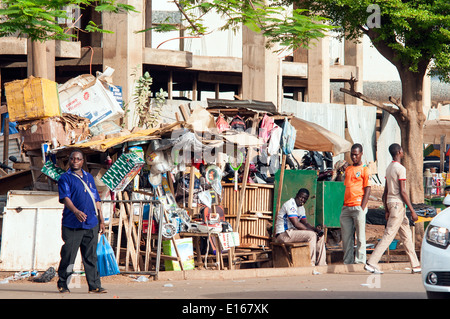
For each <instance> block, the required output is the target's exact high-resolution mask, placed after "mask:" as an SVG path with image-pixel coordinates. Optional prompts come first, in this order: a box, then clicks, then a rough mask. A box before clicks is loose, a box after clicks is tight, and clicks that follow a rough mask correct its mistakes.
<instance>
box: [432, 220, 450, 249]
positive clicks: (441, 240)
mask: <svg viewBox="0 0 450 319" xmlns="http://www.w3.org/2000/svg"><path fill="white" fill-rule="evenodd" d="M426 239H427V242H428V243H429V244H430V245H434V246H437V247H440V248H446V247H447V246H448V243H449V231H448V229H447V228H445V227H439V226H433V225H430V226H429V227H428V229H427V233H426Z"/></svg>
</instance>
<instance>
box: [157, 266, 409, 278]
mask: <svg viewBox="0 0 450 319" xmlns="http://www.w3.org/2000/svg"><path fill="white" fill-rule="evenodd" d="M378 267H379V268H380V270H383V271H389V270H404V269H405V268H410V267H411V265H410V264H409V263H383V264H378ZM345 273H368V272H367V271H366V270H364V265H363V264H354V265H343V264H340V265H328V266H316V267H287V268H251V269H236V270H184V271H161V272H159V275H158V279H156V280H158V281H167V280H234V279H245V278H263V277H283V276H305V275H315V274H316V275H319V274H345Z"/></svg>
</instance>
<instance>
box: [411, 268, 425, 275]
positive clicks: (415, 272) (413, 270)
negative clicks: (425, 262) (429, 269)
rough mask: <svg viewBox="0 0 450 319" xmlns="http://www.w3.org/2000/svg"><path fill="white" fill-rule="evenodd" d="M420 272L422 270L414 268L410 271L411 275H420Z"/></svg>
mask: <svg viewBox="0 0 450 319" xmlns="http://www.w3.org/2000/svg"><path fill="white" fill-rule="evenodd" d="M421 272H422V268H420V267H416V268H412V269H411V273H413V274H420V273H421Z"/></svg>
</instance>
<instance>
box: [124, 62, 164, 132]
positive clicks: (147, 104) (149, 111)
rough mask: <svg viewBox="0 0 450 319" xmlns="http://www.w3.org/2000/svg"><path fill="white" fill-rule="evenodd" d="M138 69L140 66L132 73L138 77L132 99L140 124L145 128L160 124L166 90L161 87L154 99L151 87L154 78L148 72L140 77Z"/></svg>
mask: <svg viewBox="0 0 450 319" xmlns="http://www.w3.org/2000/svg"><path fill="white" fill-rule="evenodd" d="M138 70H139V67H136V68H135V70H134V72H133V74H131V76H133V77H134V78H136V77H137V80H135V88H134V92H133V96H132V101H133V103H134V104H135V110H136V113H137V116H138V126H139V127H144V128H152V127H156V126H157V125H158V124H159V120H160V117H161V111H162V106H163V105H164V102H165V95H166V92H164V90H163V89H161V90H160V91H159V92H156V93H155V97H154V99H152V91H151V89H150V87H151V85H152V84H153V79H152V77H151V76H150V73H148V72H145V73H144V74H143V75H141V76H139V77H138V76H137V73H138Z"/></svg>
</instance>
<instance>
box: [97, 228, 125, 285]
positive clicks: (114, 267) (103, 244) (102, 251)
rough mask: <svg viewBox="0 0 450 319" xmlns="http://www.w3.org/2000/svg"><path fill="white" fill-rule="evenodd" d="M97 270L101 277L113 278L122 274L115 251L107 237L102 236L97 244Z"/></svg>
mask: <svg viewBox="0 0 450 319" xmlns="http://www.w3.org/2000/svg"><path fill="white" fill-rule="evenodd" d="M97 268H98V273H99V274H100V277H105V276H112V275H117V274H118V273H120V271H119V265H118V264H117V261H116V257H115V256H114V251H113V249H112V248H111V245H110V244H109V242H108V240H107V239H106V236H105V235H101V237H100V240H99V242H98V244H97Z"/></svg>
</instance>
